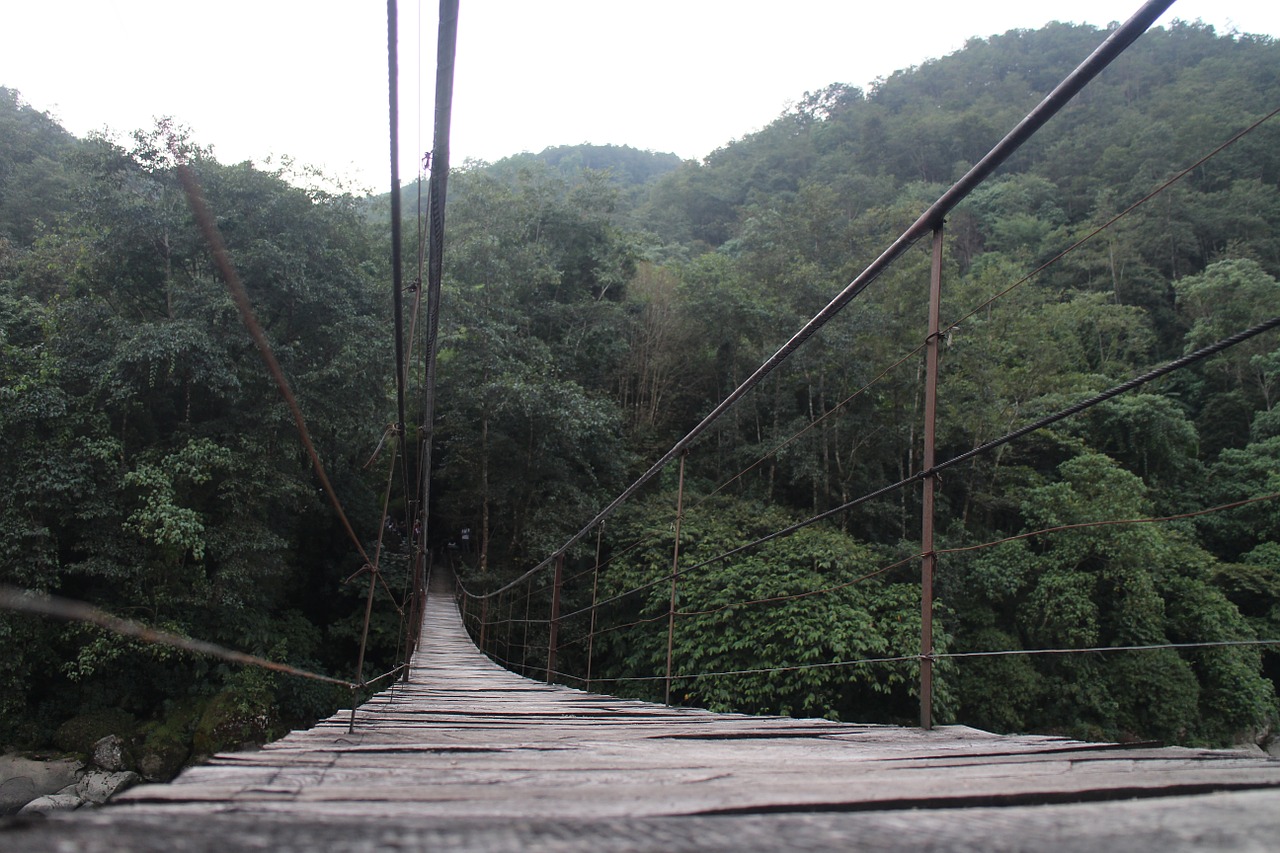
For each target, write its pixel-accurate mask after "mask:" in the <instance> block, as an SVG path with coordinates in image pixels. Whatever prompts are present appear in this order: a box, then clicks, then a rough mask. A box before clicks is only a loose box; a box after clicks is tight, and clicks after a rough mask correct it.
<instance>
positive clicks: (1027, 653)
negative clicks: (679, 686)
mask: <svg viewBox="0 0 1280 853" xmlns="http://www.w3.org/2000/svg"><path fill="white" fill-rule="evenodd" d="M1258 646H1280V639H1275V640H1204V641H1201V642H1197V643H1147V644H1141V645H1128V646H1089V647H1086V648H1079V649H993V650H988V651H977V652H934V653H933V654H931V655H927V656H926V655H920V654H914V655H891V656H885V657H875V658H854V659H850V660H837V661H821V662H818V663H801V664H791V665H783V666H764V667H756V668H752V669H726V670H717V671H714V672H691V673H683V674H681V673H672V674H671V677H672V679H686V680H689V679H697V678H716V677H722V676H726V675H764V674H768V673H778V672H802V671H805V670H813V669H838V668H841V667H847V666H866V665H868V664H885V663H910V662H912V661H918V660H920V659H921V658H923V657H929V658H930V659H932V660H935V661H938V660H950V659H958V658H979V657H1033V656H1040V655H1077V654H1094V653H1105V652H1144V651H1160V650H1179V649H1214V648H1249V647H1258ZM554 674H556V675H564V676H568V677H569V678H574V679H578V680H582V676H579V675H573V674H571V673H562V672H556V673H554ZM665 679H666V676H665V675H620V676H615V677H613V678H592V679H591V680H592V681H593V682H601V681H610V682H625V681H663V680H665Z"/></svg>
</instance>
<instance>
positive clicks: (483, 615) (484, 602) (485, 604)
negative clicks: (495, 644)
mask: <svg viewBox="0 0 1280 853" xmlns="http://www.w3.org/2000/svg"><path fill="white" fill-rule="evenodd" d="M488 628H489V599H488V598H482V599H480V651H482V652H483V651H485V639H486V638H487V635H488Z"/></svg>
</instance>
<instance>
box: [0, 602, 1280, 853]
mask: <svg viewBox="0 0 1280 853" xmlns="http://www.w3.org/2000/svg"><path fill="white" fill-rule="evenodd" d="M349 716H350V711H343V712H339V713H338V714H336V715H335V716H334V717H332V718H330V719H329V720H326V721H324V722H322V723H320V724H319V725H317V726H316V727H315V728H313V729H310V730H307V731H300V732H294V733H292V734H290V735H288V736H287V737H285V738H283V739H281V740H279V741H277V742H275V743H272V744H269V745H268V746H266V747H264V748H263V749H262V750H261V751H258V752H243V753H229V754H221V755H218V756H216V757H215V758H214V759H213V760H212V761H210V762H209V763H208V764H206V765H203V766H200V767H193V768H190V769H188V770H187V771H185V772H184V773H183V774H182V775H181V776H179V777H178V779H176V780H175V781H174V782H173V783H171V784H168V785H148V786H144V787H139V788H135V789H133V790H131V791H129V792H127V793H125V794H124V795H122V796H121V797H119V798H118V799H117V800H116V801H115V802H114V803H113V804H112V805H110V806H109V807H107V808H103V809H100V810H96V811H93V812H86V811H82V812H76V813H72V814H69V815H66V816H58V817H55V818H49V819H47V820H44V819H28V820H11V821H9V822H8V823H5V824H3V825H0V850H5V851H8V850H15V851H16V850H23V851H30V853H39V851H46V850H48V851H53V850H68V849H74V850H76V851H85V853H92V851H108V850H110V851H117V850H121V849H127V850H145V851H149V850H157V851H159V850H165V851H170V850H179V851H181V850H193V851H195V850H199V851H205V850H210V851H211V850H234V849H271V850H292V849H298V850H304V849H305V850H399V849H426V848H432V849H436V848H439V849H486V850H591V851H614V850H617V851H624V850H625V851H632V850H664V851H678V850H707V849H733V850H735V851H744V850H777V849H797V850H810V849H812V850H826V849H832V850H834V849H842V850H845V849H851V848H854V847H857V848H859V849H870V850H893V849H905V848H921V847H924V848H933V849H974V850H978V849H981V850H1033V849H1034V850H1076V849H1079V850H1085V849H1089V850H1096V849H1099V848H1116V847H1124V848H1125V849H1129V850H1153V851H1154V850H1160V851H1166V850H1177V849H1195V850H1203V849H1224V850H1274V849H1280V761H1277V760H1274V759H1268V758H1264V757H1258V756H1252V755H1248V754H1244V753H1237V752H1231V751H1215V750H1197V749H1183V748H1151V747H1137V748H1126V747H1124V746H1121V745H1116V744H1089V743H1081V742H1078V741H1071V740H1066V739H1062V738H1053V737H1033V736H1018V737H1014V736H1000V735H992V734H989V733H986V732H981V731H978V730H975V729H971V728H966V727H963V726H944V727H939V728H938V729H936V730H934V731H932V732H925V731H921V730H917V729H902V728H897V727H892V726H879V725H858V724H850V723H832V722H827V721H824V720H799V719H789V718H771V717H752V716H746V715H734V714H713V713H709V712H705V711H699V710H691V709H682V708H669V707H666V706H662V705H654V704H649V703H644V702H637V701H631V700H625V699H618V698H614V697H609V696H601V695H596V694H590V693H584V692H582V691H579V690H575V689H572V688H568V687H561V686H549V685H546V684H542V683H540V682H535V681H530V680H528V679H526V678H523V677H521V676H518V675H515V674H513V673H510V672H508V671H506V670H504V669H502V668H500V667H498V666H497V665H495V664H493V663H492V662H491V661H489V660H488V659H487V658H486V657H484V656H483V655H482V654H481V653H480V652H479V651H478V650H477V649H476V648H475V646H474V645H472V644H471V642H470V640H469V639H468V638H467V637H466V634H465V633H464V631H463V629H462V625H461V622H460V620H459V618H458V614H457V610H456V608H455V607H454V605H453V602H452V600H451V599H450V597H449V596H448V594H447V592H442V591H440V590H435V591H433V594H432V596H431V598H430V600H429V601H428V605H427V613H426V623H425V631H424V635H423V643H422V649H421V651H420V652H419V653H418V655H417V656H416V657H415V659H414V664H413V670H412V673H411V676H410V683H409V684H407V685H405V684H402V685H397V686H396V687H395V688H394V689H392V690H388V691H386V692H385V693H382V694H379V695H378V696H376V697H374V698H373V699H372V700H371V701H370V702H368V703H367V704H365V705H363V706H361V707H360V708H359V709H357V714H356V728H355V732H354V733H348V731H347V723H348V719H349Z"/></svg>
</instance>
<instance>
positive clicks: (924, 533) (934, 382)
mask: <svg viewBox="0 0 1280 853" xmlns="http://www.w3.org/2000/svg"><path fill="white" fill-rule="evenodd" d="M942 231H943V228H942V226H941V225H939V226H938V227H937V228H935V229H934V230H933V263H932V266H931V269H930V273H929V336H928V337H927V338H925V350H924V372H925V376H924V456H923V461H922V464H923V466H924V467H923V469H922V470H923V471H924V472H925V476H924V479H923V480H922V481H921V484H920V487H921V491H922V494H921V508H920V515H921V518H920V554H921V557H920V728H922V729H931V728H933V571H934V568H935V566H936V563H937V555H936V554H935V553H934V550H933V500H934V492H935V491H936V489H937V485H938V478H937V475H935V474H934V473H932V471H933V466H934V464H935V460H936V457H935V440H936V432H935V428H934V427H935V424H936V421H937V416H938V346H939V344H940V343H941V342H940V341H939V340H938V337H939V335H938V329H939V315H940V314H941V313H942V307H941V306H942V248H943V240H942Z"/></svg>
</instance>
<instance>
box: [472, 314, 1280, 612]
mask: <svg viewBox="0 0 1280 853" xmlns="http://www.w3.org/2000/svg"><path fill="white" fill-rule="evenodd" d="M1277 327H1280V317H1273V318H1271V319H1270V320H1266V321H1264V322H1262V323H1259V324H1257V325H1255V326H1252V327H1250V328H1248V329H1244V330H1242V331H1240V332H1237V333H1236V334H1234V335H1231V336H1229V337H1227V338H1223V339H1222V340H1219V341H1217V342H1215V343H1212V344H1208V345H1207V346H1204V347H1201V348H1200V349H1198V350H1196V351H1195V352H1192V353H1189V354H1187V355H1184V356H1182V357H1180V358H1177V359H1174V360H1173V361H1170V362H1167V363H1165V364H1164V365H1161V366H1160V367H1157V368H1154V369H1152V370H1150V371H1147V372H1146V373H1144V374H1141V375H1139V376H1136V377H1133V378H1132V379H1129V380H1127V381H1125V382H1122V383H1121V384H1119V385H1116V386H1113V387H1112V388H1109V389H1107V390H1106V391H1102V392H1100V393H1098V394H1095V395H1093V396H1091V397H1088V398H1086V399H1084V400H1081V401H1079V402H1077V403H1074V404H1072V405H1071V406H1068V407H1066V408H1064V409H1059V410H1058V411H1056V412H1054V413H1052V414H1050V415H1046V416H1045V417H1042V418H1040V419H1038V420H1035V421H1033V422H1031V423H1028V424H1025V425H1023V426H1021V427H1019V428H1017V429H1015V430H1013V431H1012V432H1009V433H1006V434H1005V435H1003V436H1000V437H998V438H994V439H991V440H990V441H987V442H984V443H983V444H980V445H978V446H977V447H974V448H972V449H970V450H967V451H964V452H963V453H960V454H957V455H956V456H953V457H951V458H950V459H947V460H944V461H942V462H939V463H938V464H936V465H934V466H933V467H932V468H929V469H924V470H920V471H917V472H916V473H914V474H912V475H910V476H907V477H904V478H903V479H901V480H898V481H897V482H896V483H891V484H889V485H887V486H883V487H881V488H879V489H876V490H874V491H871V492H867V493H865V494H863V495H862V496H860V497H857V498H854V499H853V500H851V501H847V502H845V503H843V504H840V505H839V506H837V507H833V508H832V509H829V510H826V511H824V512H821V513H818V514H817V515H813V516H810V517H809V518H806V519H804V520H802V521H798V522H796V523H795V524H791V525H788V526H786V527H783V528H779V529H778V530H775V531H773V532H771V533H768V534H766V535H764V536H761V537H759V538H757V539H754V540H752V541H751V542H748V543H745V544H743V545H739V546H736V547H734V548H731V549H729V550H727V551H723V552H721V553H720V554H718V555H716V556H714V557H709V558H707V559H705V560H702V561H701V562H698V563H694V564H692V565H689V566H686V567H682V568H681V569H680V571H679V573H678V575H677V577H684V576H686V575H688V574H691V573H692V572H695V571H699V570H701V569H704V568H706V567H707V566H710V565H712V564H715V563H719V562H722V561H724V560H726V559H728V558H730V557H734V556H737V555H738V554H742V553H745V552H747V551H749V550H751V549H753V548H757V547H759V546H761V545H764V544H766V543H768V542H772V541H773V540H774V539H781V538H784V537H786V536H790V535H791V534H793V533H797V532H799V531H800V530H803V529H804V528H806V527H811V526H812V525H814V524H816V523H818V522H819V521H824V520H826V519H828V518H831V517H833V516H836V515H839V514H840V513H842V512H846V511H848V510H850V509H852V508H853V507H855V506H859V505H861V504H864V503H866V502H868V501H871V500H875V499H876V498H880V497H884V496H885V495H887V494H891V493H892V492H894V491H896V490H898V489H901V488H903V487H904V486H907V485H910V484H912V483H916V482H919V481H920V480H922V479H924V478H925V477H929V476H932V475H934V474H937V473H941V472H942V471H945V470H947V469H949V468H952V467H954V466H956V465H959V464H960V463H962V462H967V461H968V460H970V459H972V458H974V457H975V456H979V455H982V454H984V453H987V452H990V451H991V450H994V449H995V448H997V447H1000V446H1002V445H1005V444H1008V443H1009V442H1011V441H1014V440H1016V439H1018V438H1021V437H1022V436H1024V435H1027V434H1028V433H1032V432H1035V431H1037V430H1040V429H1043V428H1045V427H1047V426H1051V425H1053V424H1055V423H1057V422H1059V421H1061V420H1064V419H1066V418H1068V417H1071V416H1073V415H1076V414H1079V413H1080V412H1083V411H1085V410H1087V409H1090V408H1092V407H1093V406H1096V405H1098V404H1100V403H1104V402H1106V401H1107V400H1110V399H1112V398H1113V397H1117V396H1119V395H1121V394H1124V393H1126V392H1128V391H1132V390H1133V389H1135V388H1138V387H1140V386H1142V385H1145V384H1147V383H1149V382H1152V381H1154V380H1156V379H1159V378H1161V377H1163V376H1166V375H1168V374H1170V373H1173V372H1176V371H1178V370H1181V369H1183V368H1186V367H1189V366H1191V365H1192V364H1196V363H1198V362H1200V361H1203V360H1204V359H1206V358H1209V357H1211V356H1213V355H1216V354H1218V353H1219V352H1222V351H1223V350H1226V349H1228V348H1230V347H1232V346H1235V345H1236V344H1239V343H1242V342H1244V341H1247V340H1249V339H1250V338H1253V337H1256V336H1257V335H1260V334H1262V333H1264V332H1268V331H1271V330H1272V329H1275V328H1277ZM935 553H937V552H935ZM669 580H670V576H669V575H667V576H663V577H660V578H658V579H656V580H653V581H650V582H648V583H645V584H641V585H639V586H636V587H634V588H632V589H630V590H627V591H626V592H623V593H620V594H618V595H615V596H613V597H611V598H606V599H602V600H601V601H599V602H597V606H600V605H604V604H608V603H612V602H613V601H617V600H619V599H621V598H623V597H625V596H628V595H634V594H635V593H637V592H640V591H643V590H646V589H649V588H651V587H653V586H656V585H657V584H659V583H664V582H666V581H669ZM474 597H475V598H483V597H485V596H482V595H476V596H474ZM578 612H581V611H578Z"/></svg>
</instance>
